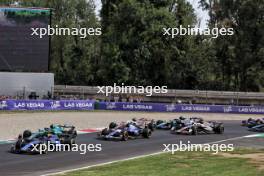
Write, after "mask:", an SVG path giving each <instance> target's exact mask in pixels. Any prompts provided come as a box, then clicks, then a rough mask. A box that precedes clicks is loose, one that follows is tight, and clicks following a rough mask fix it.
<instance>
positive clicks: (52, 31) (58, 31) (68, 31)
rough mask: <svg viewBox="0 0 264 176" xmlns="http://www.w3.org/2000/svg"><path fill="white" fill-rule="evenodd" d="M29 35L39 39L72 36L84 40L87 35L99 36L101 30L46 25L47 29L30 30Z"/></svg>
mask: <svg viewBox="0 0 264 176" xmlns="http://www.w3.org/2000/svg"><path fill="white" fill-rule="evenodd" d="M31 31H32V33H31V35H32V36H38V37H39V38H43V36H46V35H48V36H52V35H58V36H60V35H62V36H67V35H72V36H80V38H86V37H87V36H88V35H101V34H102V31H101V28H61V27H58V25H55V27H51V26H50V25H48V27H47V28H31Z"/></svg>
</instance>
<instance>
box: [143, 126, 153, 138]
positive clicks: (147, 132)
mask: <svg viewBox="0 0 264 176" xmlns="http://www.w3.org/2000/svg"><path fill="white" fill-rule="evenodd" d="M142 136H143V137H144V138H149V137H150V136H151V130H150V129H148V128H144V129H143V131H142Z"/></svg>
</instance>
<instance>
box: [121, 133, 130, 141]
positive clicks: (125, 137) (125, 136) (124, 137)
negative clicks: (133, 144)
mask: <svg viewBox="0 0 264 176" xmlns="http://www.w3.org/2000/svg"><path fill="white" fill-rule="evenodd" d="M128 138H129V136H128V132H127V131H124V132H123V134H122V141H127V140H128Z"/></svg>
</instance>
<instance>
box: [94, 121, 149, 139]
mask: <svg viewBox="0 0 264 176" xmlns="http://www.w3.org/2000/svg"><path fill="white" fill-rule="evenodd" d="M151 134H152V132H151V130H150V129H149V127H148V126H147V125H146V126H145V127H144V128H141V127H139V126H137V125H135V124H134V123H124V122H123V123H121V124H119V125H117V124H116V123H114V122H112V123H110V125H109V127H108V128H105V129H103V130H102V131H101V132H99V133H98V137H100V138H103V139H105V140H107V139H116V140H122V141H127V140H128V139H135V138H139V137H143V138H149V137H150V136H151Z"/></svg>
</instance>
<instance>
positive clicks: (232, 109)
mask: <svg viewBox="0 0 264 176" xmlns="http://www.w3.org/2000/svg"><path fill="white" fill-rule="evenodd" d="M97 107H98V108H97V109H103V110H117V111H150V112H204V113H240V114H264V106H230V105H198V104H195V105H188V104H164V103H122V102H100V103H98V106H97Z"/></svg>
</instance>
